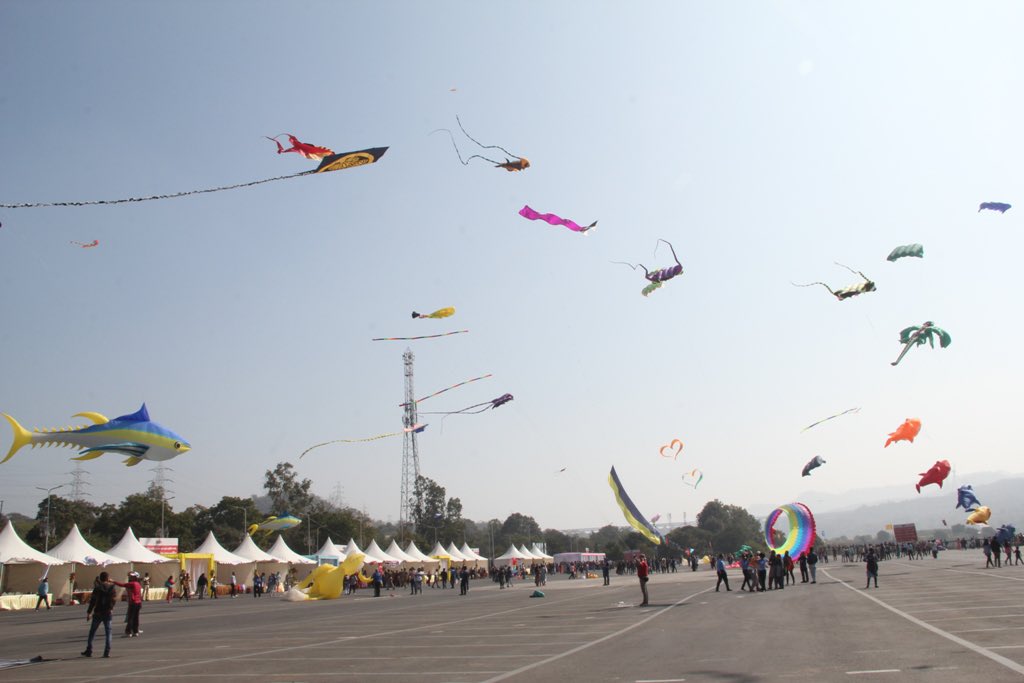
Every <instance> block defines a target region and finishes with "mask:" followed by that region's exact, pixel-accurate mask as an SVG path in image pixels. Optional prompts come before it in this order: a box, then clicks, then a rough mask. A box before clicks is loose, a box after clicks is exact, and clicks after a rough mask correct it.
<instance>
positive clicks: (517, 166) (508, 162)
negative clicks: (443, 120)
mask: <svg viewBox="0 0 1024 683" xmlns="http://www.w3.org/2000/svg"><path fill="white" fill-rule="evenodd" d="M455 120H456V121H457V122H458V124H459V128H460V129H461V130H462V134H463V135H465V136H466V137H467V138H469V139H470V140H473V142H476V144H477V146H478V147H480V149H500V150H501V151H502V152H504V153H505V154H507V155H508V156H510V157H515V160H512V159H509V158H508V157H506V158H505V161H504V162H500V161H495V160H494V159H488V158H487V157H485V156H483V155H480V154H474V155H473V156H471V157H469V158H467V159H465V160H463V158H462V154H461V153H460V152H459V146H458V145H456V144H455V135H454V134H452V132H451V131H450V130H448V129H447V128H438V129H437V130H432V131H430V135H433V134H434V133H440V132H441V131H444V132H446V133H448V137H450V138H451V139H452V147H454V148H455V155H456V156H457V157H459V161H461V162H462V165H463V166H469V162H470V160H472V159H483V160H484V161H489V162H491V163H492V164H494V167H495V168H503V169H505V170H506V171H508V172H510V173H511V172H513V171H522V170H524V169H527V168H529V167H530V160H529V159H527V158H526V157H521V156H519V155H517V154H513V153H512V152H510V151H508V150H507V149H505V148H504V147H499V146H498V145H484V144H481V143H480V142H478V141H477V140H476V139H474V138H473V136H472V135H470V134H469V133H467V132H466V129H465V128H463V127H462V121H459V117H458V115H456V116H455Z"/></svg>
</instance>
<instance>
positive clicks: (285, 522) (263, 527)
mask: <svg viewBox="0 0 1024 683" xmlns="http://www.w3.org/2000/svg"><path fill="white" fill-rule="evenodd" d="M300 524H302V520H301V519H299V518H298V517H296V516H295V515H289V514H288V513H287V512H286V513H284V514H283V515H281V516H280V517H276V516H273V515H271V516H270V517H267V518H266V519H265V520H263V521H262V522H260V523H259V524H250V525H249V535H250V536H252V535H253V534H254V533H256V532H257V531H266V532H267V533H269V532H271V531H284V530H285V529H291V528H292V527H296V526H298V525H300Z"/></svg>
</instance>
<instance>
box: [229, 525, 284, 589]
mask: <svg viewBox="0 0 1024 683" xmlns="http://www.w3.org/2000/svg"><path fill="white" fill-rule="evenodd" d="M232 552H233V553H235V555H238V556H239V557H244V558H246V559H249V560H252V561H253V562H255V563H256V568H255V570H254V571H255V572H259V573H260V574H261V575H262V574H264V573H269V574H273V573H275V572H284V573H287V572H288V569H289V568H290V567H289V566H288V563H287V562H282V561H281V560H279V559H277V558H276V557H274V556H273V555H271V554H269V553H267V552H265V551H263V550H260V548H259V546H257V545H256V542H255V541H253V540H252V536H251V535H250V534H246V535H245V538H244V539H243V540H242V542H241V543H239V544H238V547H237V548H235V549H234V550H233V551H232ZM281 578H282V579H283V578H284V576H283V575H282V577H281ZM263 585H264V587H265V586H266V583H264V584H263ZM280 586H281V584H278V590H281V588H280Z"/></svg>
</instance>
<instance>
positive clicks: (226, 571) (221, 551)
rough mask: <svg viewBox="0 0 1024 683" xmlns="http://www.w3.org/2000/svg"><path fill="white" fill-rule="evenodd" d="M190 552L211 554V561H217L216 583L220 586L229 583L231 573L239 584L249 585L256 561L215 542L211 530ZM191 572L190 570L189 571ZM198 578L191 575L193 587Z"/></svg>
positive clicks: (215, 538)
mask: <svg viewBox="0 0 1024 683" xmlns="http://www.w3.org/2000/svg"><path fill="white" fill-rule="evenodd" d="M191 554H197V555H206V554H209V555H213V561H214V562H216V563H217V568H216V572H217V583H219V584H221V585H222V586H227V585H229V584H230V583H231V575H232V574H234V575H235V580H236V581H237V582H238V583H239V584H243V585H251V584H252V577H253V574H254V573H255V571H256V563H255V562H253V561H252V560H250V559H248V558H246V557H241V556H239V555H236V554H234V553H233V552H230V551H228V550H227V549H226V548H224V546H222V545H221V544H220V543H218V542H217V537H216V536H214V535H213V531H210V533H208V534H207V535H206V539H204V540H203V542H202V543H201V544H199V547H198V548H196V549H195V550H194V551H192V553H191ZM189 573H190V574H191V572H189ZM197 578H199V577H198V576H193V577H192V584H193V587H195V581H196V579H197Z"/></svg>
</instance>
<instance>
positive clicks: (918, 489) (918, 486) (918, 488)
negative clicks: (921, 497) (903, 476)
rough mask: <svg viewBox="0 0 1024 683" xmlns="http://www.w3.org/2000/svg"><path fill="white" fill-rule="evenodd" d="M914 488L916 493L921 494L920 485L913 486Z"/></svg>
mask: <svg viewBox="0 0 1024 683" xmlns="http://www.w3.org/2000/svg"><path fill="white" fill-rule="evenodd" d="M914 488H916V489H917V492H918V493H921V485H920V484H914Z"/></svg>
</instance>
